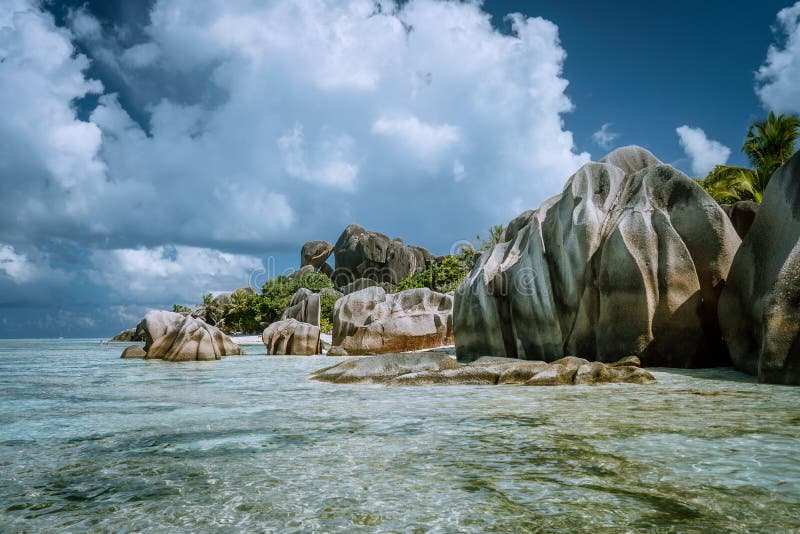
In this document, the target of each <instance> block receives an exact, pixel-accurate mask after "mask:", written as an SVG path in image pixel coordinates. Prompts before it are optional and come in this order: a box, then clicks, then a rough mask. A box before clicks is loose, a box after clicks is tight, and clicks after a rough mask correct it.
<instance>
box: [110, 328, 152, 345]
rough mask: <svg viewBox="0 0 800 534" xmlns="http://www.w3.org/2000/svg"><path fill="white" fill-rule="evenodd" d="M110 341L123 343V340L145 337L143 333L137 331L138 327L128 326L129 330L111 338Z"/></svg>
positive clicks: (128, 340) (135, 339) (139, 339)
mask: <svg viewBox="0 0 800 534" xmlns="http://www.w3.org/2000/svg"><path fill="white" fill-rule="evenodd" d="M109 341H110V342H114V343H122V342H131V341H144V337H143V336H142V334H141V333H139V334H137V333H136V328H128V329H127V330H123V331H122V332H120V333H119V334H117V335H116V336H114V337H112V338H111V339H109Z"/></svg>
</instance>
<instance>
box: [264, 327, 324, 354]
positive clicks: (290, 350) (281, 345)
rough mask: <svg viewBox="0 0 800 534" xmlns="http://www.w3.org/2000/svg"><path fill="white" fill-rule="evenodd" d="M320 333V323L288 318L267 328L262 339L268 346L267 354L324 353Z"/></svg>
mask: <svg viewBox="0 0 800 534" xmlns="http://www.w3.org/2000/svg"><path fill="white" fill-rule="evenodd" d="M319 334H320V331H319V325H312V324H308V323H302V322H300V321H298V320H296V319H286V320H283V321H277V322H274V323H272V324H271V325H269V326H268V327H267V328H265V329H264V333H263V334H262V336H261V339H262V340H263V341H264V345H265V346H266V347H267V354H270V355H273V356H278V355H290V356H312V355H314V354H321V353H322V347H321V345H320V336H319Z"/></svg>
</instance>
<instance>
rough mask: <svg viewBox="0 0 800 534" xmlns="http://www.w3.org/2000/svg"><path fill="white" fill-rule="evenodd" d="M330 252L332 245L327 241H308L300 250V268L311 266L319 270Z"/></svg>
mask: <svg viewBox="0 0 800 534" xmlns="http://www.w3.org/2000/svg"><path fill="white" fill-rule="evenodd" d="M331 252H333V245H331V244H330V243H328V242H327V241H309V242H308V243H306V244H305V245H303V248H302V249H300V267H305V266H306V265H311V266H312V267H313V268H314V269H315V270H316V269H319V268H320V267H322V266H323V265H325V261H326V260H327V259H328V256H330V255H331ZM329 267H330V266H329Z"/></svg>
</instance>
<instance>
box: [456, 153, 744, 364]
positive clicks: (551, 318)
mask: <svg viewBox="0 0 800 534" xmlns="http://www.w3.org/2000/svg"><path fill="white" fill-rule="evenodd" d="M520 219H521V220H519V221H518V222H516V223H514V225H511V228H510V229H508V230H507V231H506V232H505V233H504V238H509V241H506V242H503V243H500V244H498V245H496V246H494V247H493V248H492V249H490V250H488V251H486V252H485V253H483V254H482V255H481V257H480V258H479V259H478V261H477V263H476V265H475V267H474V268H473V269H472V271H471V272H470V273H469V275H468V276H467V278H466V279H465V281H464V282H463V283H462V284H461V286H460V287H459V288H458V289H457V291H456V293H455V308H454V322H455V329H456V332H457V336H456V352H457V354H458V358H459V360H461V361H471V360H473V359H475V358H477V357H479V356H481V355H486V354H495V355H500V356H507V357H512V358H520V359H527V360H545V361H553V360H557V359H559V358H562V357H563V356H566V355H570V354H572V355H575V356H580V357H585V358H587V359H591V360H594V359H597V360H599V361H603V362H607V361H613V360H615V359H616V358H617V357H618V355H619V354H630V355H635V356H637V357H639V358H640V359H641V361H642V363H643V364H645V365H647V366H656V365H660V366H670V367H711V366H717V365H725V364H727V363H729V359H728V355H727V351H726V349H725V345H724V343H723V341H722V336H721V334H720V331H719V326H718V318H717V302H718V297H719V293H720V291H721V289H722V287H723V285H724V282H725V279H726V278H727V275H728V269H729V267H730V264H731V261H732V260H733V256H734V254H735V252H736V250H737V248H738V246H739V243H740V239H739V237H738V235H737V234H736V231H735V230H734V228H733V226H732V224H731V222H730V220H729V219H728V217H727V216H726V215H725V213H724V212H723V211H722V209H721V208H720V207H719V205H718V204H717V203H716V202H714V200H713V199H712V198H711V197H710V196H708V194H707V193H706V192H705V191H703V189H702V188H701V187H700V186H699V185H698V184H697V183H696V182H694V180H691V179H690V178H688V177H687V176H685V175H684V174H683V173H681V172H679V171H677V170H676V169H674V168H673V167H671V166H669V165H664V164H662V163H661V162H659V161H658V160H657V159H656V158H655V157H654V156H653V155H652V154H650V153H649V152H648V151H646V150H644V149H642V148H638V147H626V148H622V149H618V150H615V151H614V152H612V153H611V154H609V155H608V156H606V157H605V158H603V160H601V162H599V163H589V164H586V165H584V166H583V167H582V168H581V169H579V170H578V171H577V172H576V173H575V174H574V175H573V176H572V177H571V178H570V179H569V181H568V182H567V184H566V186H565V188H564V190H563V192H562V193H561V195H559V196H557V197H554V198H551V199H549V200H548V201H546V202H545V203H544V204H543V205H542V207H541V208H540V209H538V210H535V211H534V212H533V213H527V214H523V216H521V218H520ZM525 221H528V222H527V224H522V223H524V222H525Z"/></svg>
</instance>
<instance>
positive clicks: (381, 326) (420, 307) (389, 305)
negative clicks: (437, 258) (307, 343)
mask: <svg viewBox="0 0 800 534" xmlns="http://www.w3.org/2000/svg"><path fill="white" fill-rule="evenodd" d="M452 310H453V297H452V296H450V295H447V294H444V293H437V292H435V291H431V290H430V289H427V288H422V289H409V290H406V291H401V292H400V293H396V294H387V293H386V291H384V290H383V288H381V287H377V286H375V287H368V288H366V289H362V290H361V291H356V292H355V293H350V294H349V295H345V296H344V297H342V298H341V299H339V300H338V301H336V305H335V308H334V313H333V344H334V345H339V346H341V347H342V348H344V349H345V350H346V351H347V352H348V353H349V354H366V353H369V352H371V353H374V354H382V353H387V352H406V351H413V350H420V349H426V348H431V347H439V346H442V345H449V344H452V343H453V316H452Z"/></svg>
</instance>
